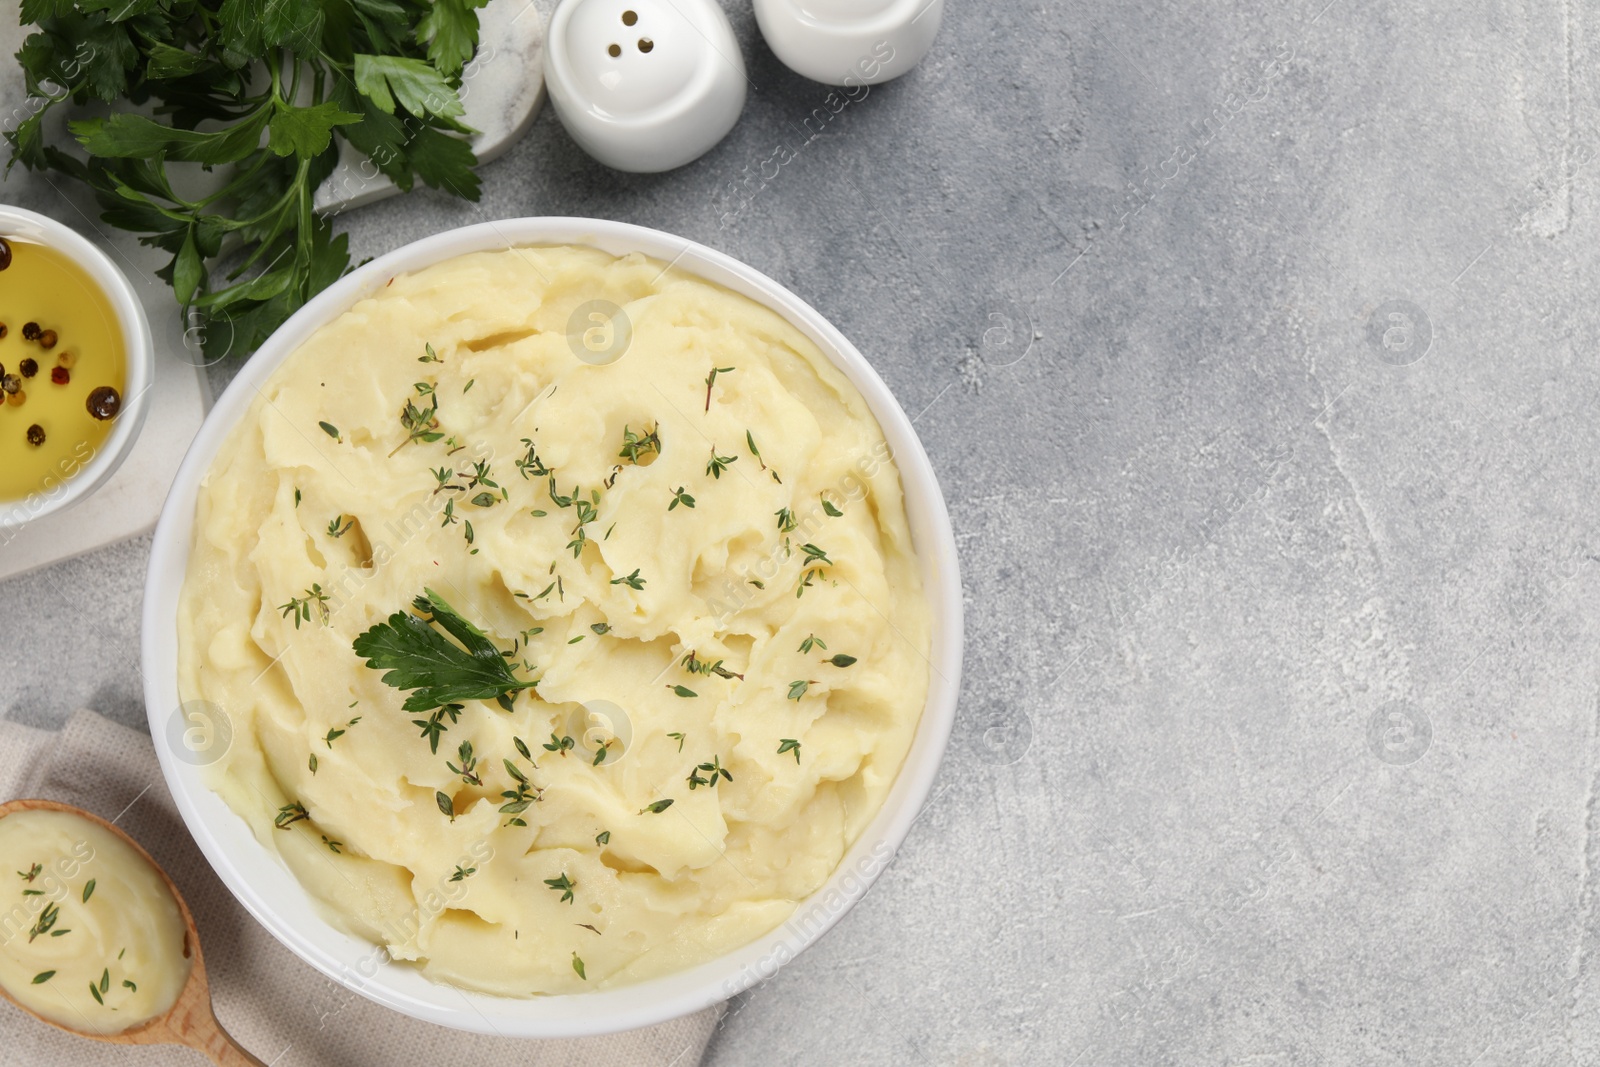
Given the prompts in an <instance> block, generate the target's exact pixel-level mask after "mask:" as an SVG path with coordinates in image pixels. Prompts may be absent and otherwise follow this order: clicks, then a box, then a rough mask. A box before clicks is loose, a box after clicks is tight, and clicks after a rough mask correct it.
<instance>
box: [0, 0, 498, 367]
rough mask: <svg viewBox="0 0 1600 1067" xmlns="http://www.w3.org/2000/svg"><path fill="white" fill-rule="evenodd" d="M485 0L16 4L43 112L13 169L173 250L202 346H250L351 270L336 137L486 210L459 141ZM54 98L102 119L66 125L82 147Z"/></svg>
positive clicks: (28, 126) (395, 170)
mask: <svg viewBox="0 0 1600 1067" xmlns="http://www.w3.org/2000/svg"><path fill="white" fill-rule="evenodd" d="M487 2H488V0H23V3H22V21H23V23H24V24H32V25H36V26H37V27H38V32H37V33H34V34H31V35H30V36H29V37H28V39H27V41H26V42H25V43H24V45H23V47H22V50H21V51H19V52H18V53H17V59H18V61H19V62H20V63H21V64H22V68H23V70H24V72H25V73H26V75H27V85H28V92H29V94H30V96H31V97H33V98H34V99H32V100H30V102H29V104H28V107H27V110H28V111H29V112H31V114H29V116H28V117H27V118H26V119H25V120H24V121H23V122H21V123H20V124H19V125H17V126H16V128H15V129H13V130H10V131H8V132H7V133H6V138H7V140H8V141H10V143H11V148H12V156H11V162H12V163H13V164H14V163H16V162H17V161H19V160H20V161H21V162H22V163H23V164H24V165H25V166H27V167H29V168H30V169H43V168H48V169H51V170H56V171H59V172H61V173H63V174H66V175H69V176H71V177H73V178H75V179H77V180H79V181H82V182H84V183H86V184H88V185H89V186H90V187H91V188H92V189H93V190H94V192H95V195H96V197H97V199H98V201H99V203H100V205H101V207H102V209H103V210H104V215H103V216H102V217H103V218H104V219H105V221H106V222H108V223H110V224H111V225H113V226H117V227H119V228H121V229H125V230H131V231H133V232H135V233H139V234H142V235H143V236H142V237H141V238H140V240H141V241H143V242H144V243H146V244H149V245H154V246H156V247H159V248H161V249H164V250H165V251H167V252H169V253H171V255H172V259H171V261H170V262H169V263H168V264H167V265H166V266H165V267H164V268H163V269H162V270H161V271H160V274H161V277H162V278H163V280H165V281H167V282H169V283H171V285H172V288H173V290H174V292H175V293H176V294H177V297H178V302H179V304H180V305H182V306H183V308H184V310H185V312H186V313H189V312H190V311H191V309H195V310H197V311H198V312H199V313H201V314H203V315H204V316H206V317H207V318H209V319H211V320H213V323H214V325H215V328H214V329H210V330H207V331H206V337H207V345H208V347H209V346H211V345H217V344H223V345H227V346H229V347H230V348H231V349H232V350H234V351H236V352H243V353H248V352H250V351H252V350H253V349H254V348H255V347H256V346H257V345H258V344H259V343H260V342H261V341H262V340H263V339H265V337H266V336H267V334H269V333H271V332H272V330H273V329H275V328H276V327H277V326H278V325H279V324H280V323H282V322H283V320H284V319H286V318H288V317H289V315H290V314H292V313H293V312H294V311H295V310H296V309H297V308H299V307H300V306H301V305H302V304H304V303H305V302H306V301H307V300H309V299H310V298H311V297H312V296H314V295H315V294H316V293H317V292H319V291H320V290H322V289H323V288H325V287H326V286H327V285H329V284H330V283H332V282H333V281H334V280H335V279H337V278H338V277H339V276H340V275H341V274H343V273H344V272H345V271H346V270H348V269H349V266H350V255H349V249H348V243H347V241H346V239H345V238H344V236H343V235H340V236H335V235H334V233H333V226H332V223H331V221H330V220H329V219H327V218H325V217H322V216H320V215H318V214H317V212H316V211H314V210H313V194H314V193H315V191H316V188H317V186H318V185H320V184H321V183H322V182H323V181H324V180H325V179H327V177H328V176H329V174H331V173H332V171H333V169H334V165H335V163H336V162H337V161H338V157H339V148H338V143H337V139H336V138H343V139H345V140H347V141H349V142H350V144H351V145H353V146H354V147H355V148H357V149H360V150H361V151H362V152H363V153H365V154H366V155H367V156H368V158H370V159H371V161H372V163H373V166H374V167H375V168H376V170H377V171H378V172H381V173H382V174H384V175H386V176H387V177H389V178H390V179H391V180H393V181H394V183H395V184H396V185H398V186H399V187H400V188H401V189H407V190H409V189H410V188H411V187H412V186H413V184H414V183H415V182H416V181H417V180H419V179H420V180H421V181H422V182H424V183H426V184H427V185H430V186H433V187H435V188H439V189H447V190H449V191H451V192H453V193H455V194H457V195H459V196H462V197H464V198H466V199H468V200H476V199H477V198H478V178H477V175H476V174H474V173H473V167H474V166H475V165H476V163H477V159H476V157H475V156H474V155H473V152H472V149H471V147H470V146H469V145H468V144H467V143H466V141H464V140H462V139H461V138H460V137H456V136H452V134H461V133H469V132H471V131H470V130H469V129H468V128H467V127H466V126H464V125H463V124H462V123H461V115H462V113H463V111H462V105H461V99H460V96H459V93H458V89H459V88H460V85H461V71H462V68H463V66H464V64H465V63H466V62H467V61H468V60H469V59H470V58H471V57H472V54H473V52H474V50H475V49H476V48H477V43H478V14H477V10H476V9H477V8H480V7H482V6H483V5H484V4H485V3H487ZM63 104H72V105H95V104H104V105H109V106H110V108H111V114H110V115H109V117H97V118H80V119H78V120H76V121H73V122H71V123H70V124H69V129H70V130H71V132H72V135H73V136H74V137H75V138H76V139H77V142H78V144H79V145H80V146H81V148H82V150H83V152H82V153H77V152H69V151H66V150H63V148H61V147H60V146H57V145H52V144H47V143H46V139H45V133H44V120H45V116H46V114H48V113H49V112H50V110H51V109H52V108H55V107H57V106H59V105H63ZM35 108H36V109H37V110H35ZM146 112H149V113H150V114H152V115H153V116H154V117H149V116H148V115H147V114H146ZM84 154H86V158H84ZM174 164H189V165H198V166H199V167H201V168H204V169H206V170H208V171H209V170H212V169H213V168H215V169H217V170H218V171H220V172H221V173H220V174H219V175H218V177H219V179H220V187H218V188H216V189H215V190H214V191H211V192H207V193H205V194H204V195H201V194H198V193H194V192H189V191H187V190H189V189H191V188H193V187H194V186H195V185H197V184H199V183H197V182H196V181H194V180H193V178H192V177H191V176H190V175H186V174H180V173H178V172H179V171H180V170H181V169H183V168H179V167H174V166H173V165H174ZM190 169H192V167H191V168H190ZM225 242H226V244H225ZM225 250H226V252H227V260H226V263H227V267H228V269H227V270H226V272H225V273H224V271H223V268H222V267H221V266H219V257H220V256H221V255H222V254H223V253H224V251H225ZM224 323H230V324H231V329H228V328H225V327H224V325H223V324H224Z"/></svg>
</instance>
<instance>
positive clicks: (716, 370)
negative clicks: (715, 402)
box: [706, 367, 734, 411]
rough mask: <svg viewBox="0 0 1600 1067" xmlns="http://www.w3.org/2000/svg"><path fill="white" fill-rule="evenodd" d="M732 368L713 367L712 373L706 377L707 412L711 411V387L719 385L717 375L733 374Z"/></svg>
mask: <svg viewBox="0 0 1600 1067" xmlns="http://www.w3.org/2000/svg"><path fill="white" fill-rule="evenodd" d="M733 371H734V368H732V367H712V368H711V373H710V374H708V375H706V410H707V411H710V410H711V387H712V386H713V385H716V384H717V375H719V374H732V373H733Z"/></svg>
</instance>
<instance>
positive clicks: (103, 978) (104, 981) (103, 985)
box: [100, 967, 111, 993]
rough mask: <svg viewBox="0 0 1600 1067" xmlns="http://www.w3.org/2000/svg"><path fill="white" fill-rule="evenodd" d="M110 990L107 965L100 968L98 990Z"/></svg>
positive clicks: (109, 976)
mask: <svg viewBox="0 0 1600 1067" xmlns="http://www.w3.org/2000/svg"><path fill="white" fill-rule="evenodd" d="M110 990H111V968H110V967H107V968H105V969H104V970H102V971H101V972H100V992H102V993H106V992H109V991H110Z"/></svg>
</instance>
